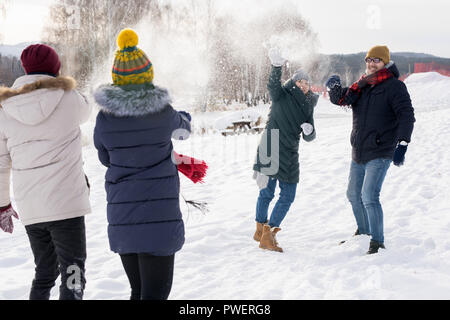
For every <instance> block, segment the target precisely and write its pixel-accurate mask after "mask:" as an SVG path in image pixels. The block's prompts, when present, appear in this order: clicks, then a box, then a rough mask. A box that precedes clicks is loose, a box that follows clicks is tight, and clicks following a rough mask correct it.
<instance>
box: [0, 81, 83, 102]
mask: <svg viewBox="0 0 450 320" xmlns="http://www.w3.org/2000/svg"><path fill="white" fill-rule="evenodd" d="M76 86H77V82H76V81H75V79H73V78H71V77H57V78H50V77H49V78H47V77H45V78H44V79H41V80H37V81H34V82H31V83H27V84H25V85H23V86H22V87H20V88H18V89H13V88H8V87H0V102H2V101H5V100H7V99H9V98H13V97H16V96H19V95H23V94H27V93H31V92H33V91H36V90H39V89H50V90H52V89H54V90H56V89H62V90H64V91H69V90H73V89H75V88H76Z"/></svg>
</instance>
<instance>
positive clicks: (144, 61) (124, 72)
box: [112, 29, 153, 86]
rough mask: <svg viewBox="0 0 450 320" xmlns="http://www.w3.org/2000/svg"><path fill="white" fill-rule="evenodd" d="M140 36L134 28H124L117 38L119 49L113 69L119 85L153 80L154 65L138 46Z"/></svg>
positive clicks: (115, 80)
mask: <svg viewBox="0 0 450 320" xmlns="http://www.w3.org/2000/svg"><path fill="white" fill-rule="evenodd" d="M138 42H139V38H138V35H137V34H136V32H135V31H134V30H132V29H124V30H122V31H121V32H120V34H119V36H118V38H117V45H118V46H119V50H117V52H116V56H115V59H114V66H113V69H112V78H113V83H114V84H115V85H117V86H126V85H131V84H147V83H152V81H153V65H152V63H151V62H150V60H149V59H148V57H147V55H146V54H145V53H144V51H142V50H141V49H139V48H138V47H136V46H137V45H138Z"/></svg>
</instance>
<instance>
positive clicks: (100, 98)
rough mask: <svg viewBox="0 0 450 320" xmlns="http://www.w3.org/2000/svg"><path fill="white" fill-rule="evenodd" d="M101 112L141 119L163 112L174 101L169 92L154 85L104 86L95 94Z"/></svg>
mask: <svg viewBox="0 0 450 320" xmlns="http://www.w3.org/2000/svg"><path fill="white" fill-rule="evenodd" d="M94 98H95V101H96V102H97V104H98V105H99V106H100V109H101V111H103V112H105V113H109V114H113V115H115V116H118V117H139V116H144V115H147V114H154V113H159V112H161V111H163V110H164V109H165V108H166V107H167V106H168V105H169V104H170V103H171V102H172V99H171V98H170V95H169V93H168V91H167V90H166V89H164V88H160V87H157V86H153V85H136V86H127V87H123V86H115V85H111V84H107V85H102V86H100V87H99V88H98V89H97V90H95V92H94Z"/></svg>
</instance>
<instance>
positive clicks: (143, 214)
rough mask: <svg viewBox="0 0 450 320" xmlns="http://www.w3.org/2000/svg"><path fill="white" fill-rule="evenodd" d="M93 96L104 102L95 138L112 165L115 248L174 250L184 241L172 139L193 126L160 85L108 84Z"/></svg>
mask: <svg viewBox="0 0 450 320" xmlns="http://www.w3.org/2000/svg"><path fill="white" fill-rule="evenodd" d="M94 96H95V100H96V102H97V103H98V104H99V105H100V108H101V111H100V112H99V114H98V116H97V123H96V126H95V130H94V142H95V147H96V148H97V149H98V155H99V159H100V161H101V162H102V164H103V165H105V166H106V167H108V170H107V172H106V183H105V188H106V193H107V201H108V208H107V213H108V223H109V226H108V236H109V241H110V247H111V250H112V251H114V252H116V253H119V254H126V253H150V254H153V255H157V256H168V255H172V254H174V253H175V252H177V251H179V250H180V249H181V248H182V246H183V244H184V224H183V220H182V215H181V211H180V207H179V192H180V182H179V176H178V170H177V167H176V165H175V164H174V163H173V162H172V158H171V156H172V151H173V146H172V140H171V139H172V134H173V132H174V130H177V129H185V130H187V131H186V133H188V132H190V123H189V121H188V120H187V118H186V117H184V116H182V115H181V114H180V113H178V112H177V111H175V110H174V109H173V108H172V107H171V105H170V102H171V101H170V97H169V94H168V93H167V91H166V90H165V89H161V88H158V87H153V86H139V87H137V88H133V89H128V88H127V89H124V88H123V87H117V86H112V85H105V86H101V87H100V88H99V89H97V90H96V92H95V94H94ZM185 137H186V136H185Z"/></svg>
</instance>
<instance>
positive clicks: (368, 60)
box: [366, 58, 381, 63]
mask: <svg viewBox="0 0 450 320" xmlns="http://www.w3.org/2000/svg"><path fill="white" fill-rule="evenodd" d="M370 62H374V63H380V62H381V59H380V58H367V59H366V63H370Z"/></svg>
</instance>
